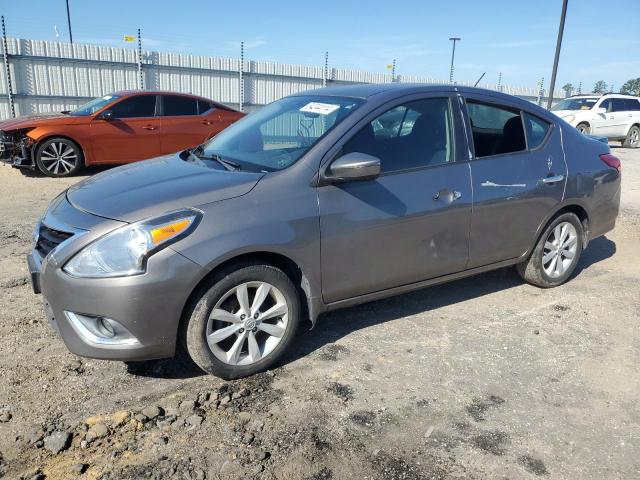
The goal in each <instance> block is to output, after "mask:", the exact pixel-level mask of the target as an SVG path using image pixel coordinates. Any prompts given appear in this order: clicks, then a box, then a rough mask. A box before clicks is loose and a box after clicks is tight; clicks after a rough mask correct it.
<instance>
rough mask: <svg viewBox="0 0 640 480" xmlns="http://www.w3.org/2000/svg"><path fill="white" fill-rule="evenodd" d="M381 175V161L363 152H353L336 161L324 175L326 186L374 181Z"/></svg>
mask: <svg viewBox="0 0 640 480" xmlns="http://www.w3.org/2000/svg"><path fill="white" fill-rule="evenodd" d="M379 175H380V159H379V158H378V157H374V156H373V155H367V154H366V153H361V152H351V153H347V154H346V155H343V156H342V157H340V158H338V159H337V160H334V161H333V162H332V163H331V165H329V167H328V168H327V170H326V171H325V173H324V175H323V180H324V182H323V183H324V184H325V185H326V184H329V183H342V182H348V181H351V180H372V179H374V178H377V177H378V176H379Z"/></svg>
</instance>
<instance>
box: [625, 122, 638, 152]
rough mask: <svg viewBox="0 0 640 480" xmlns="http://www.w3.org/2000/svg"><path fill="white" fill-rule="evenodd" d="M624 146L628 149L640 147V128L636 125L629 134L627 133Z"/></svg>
mask: <svg viewBox="0 0 640 480" xmlns="http://www.w3.org/2000/svg"><path fill="white" fill-rule="evenodd" d="M622 146H623V147H626V148H638V147H640V127H638V126H637V125H634V126H632V127H631V128H630V129H629V133H627V137H626V138H625V139H624V141H623V142H622Z"/></svg>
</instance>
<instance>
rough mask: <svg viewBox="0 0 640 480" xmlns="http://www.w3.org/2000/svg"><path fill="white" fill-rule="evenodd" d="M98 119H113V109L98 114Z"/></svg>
mask: <svg viewBox="0 0 640 480" xmlns="http://www.w3.org/2000/svg"><path fill="white" fill-rule="evenodd" d="M96 119H98V120H106V121H107V122H108V121H109V120H113V110H105V111H104V112H102V113H101V114H100V115H98V116H97V117H96Z"/></svg>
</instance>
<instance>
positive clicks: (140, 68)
mask: <svg viewBox="0 0 640 480" xmlns="http://www.w3.org/2000/svg"><path fill="white" fill-rule="evenodd" d="M138 78H139V82H140V85H139V87H140V90H144V77H143V75H142V34H141V32H140V29H138Z"/></svg>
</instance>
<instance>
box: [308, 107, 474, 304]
mask: <svg viewBox="0 0 640 480" xmlns="http://www.w3.org/2000/svg"><path fill="white" fill-rule="evenodd" d="M454 99H455V98H454ZM456 124H457V125H459V126H461V125H462V123H461V116H460V111H459V109H458V108H457V106H456V105H455V103H453V102H452V98H449V97H448V96H439V97H438V96H433V97H425V96H422V97H421V98H420V97H417V98H416V97H412V98H411V100H403V101H400V100H398V101H397V102H395V104H388V105H387V106H386V107H380V108H379V109H378V110H377V111H376V112H373V113H372V114H371V115H369V116H368V117H367V118H366V119H363V121H362V122H360V124H359V125H358V126H357V127H355V128H354V133H353V134H352V136H351V137H350V138H349V139H348V140H347V141H346V142H345V143H343V144H342V145H337V146H336V147H334V150H333V151H330V152H329V156H330V158H332V159H335V158H339V157H340V156H341V155H343V154H346V153H350V152H362V153H366V154H369V155H374V156H376V157H378V158H380V160H381V168H382V173H381V175H380V176H379V177H378V178H377V179H375V180H369V181H353V182H349V183H343V184H339V185H327V186H322V187H319V188H318V201H319V208H320V230H321V258H322V291H323V298H324V300H325V301H326V302H335V301H339V300H343V299H346V298H350V297H355V296H359V295H364V294H367V293H372V292H376V291H380V290H385V289H388V288H392V287H397V286H400V285H406V284H410V283H413V282H418V281H420V280H425V279H428V278H433V277H437V276H440V275H444V274H448V273H452V272H457V271H460V270H463V269H464V268H465V266H466V263H467V253H468V234H469V231H468V228H469V220H470V215H471V180H470V175H469V167H468V164H467V163H466V161H465V160H464V152H465V151H466V147H464V146H463V144H462V143H456V140H461V138H460V135H456V134H455V132H454V125H456ZM457 131H458V132H460V131H461V129H458V130H457ZM458 156H460V157H462V158H463V160H462V161H458Z"/></svg>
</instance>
